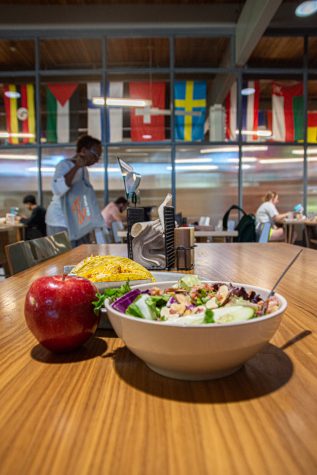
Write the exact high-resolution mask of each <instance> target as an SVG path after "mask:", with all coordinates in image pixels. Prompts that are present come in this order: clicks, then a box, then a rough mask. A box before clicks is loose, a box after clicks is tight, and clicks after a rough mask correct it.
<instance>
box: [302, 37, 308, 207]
mask: <svg viewBox="0 0 317 475" xmlns="http://www.w3.org/2000/svg"><path fill="white" fill-rule="evenodd" d="M303 85H304V87H303V89H304V90H303V92H304V124H303V126H304V163H303V197H304V199H303V206H304V214H306V215H307V201H308V200H307V184H308V162H307V127H308V38H307V36H305V38H304V58H303Z"/></svg>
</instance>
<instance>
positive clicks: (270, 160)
mask: <svg viewBox="0 0 317 475" xmlns="http://www.w3.org/2000/svg"><path fill="white" fill-rule="evenodd" d="M303 161H304V158H266V159H263V160H259V162H260V163H262V164H263V165H266V164H272V163H298V162H300V163H302V162H303ZM308 162H317V157H308Z"/></svg>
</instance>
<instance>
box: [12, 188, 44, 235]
mask: <svg viewBox="0 0 317 475" xmlns="http://www.w3.org/2000/svg"><path fill="white" fill-rule="evenodd" d="M23 204H24V205H25V207H26V208H27V209H28V210H29V211H31V215H30V216H29V217H28V218H27V217H26V216H17V217H16V220H17V221H19V222H20V223H22V224H24V225H25V226H26V229H25V239H26V240H27V241H28V240H30V239H36V238H39V237H43V236H46V224H45V214H46V209H45V208H43V207H42V206H40V205H38V204H37V203H36V198H35V196H33V195H27V196H25V197H24V198H23Z"/></svg>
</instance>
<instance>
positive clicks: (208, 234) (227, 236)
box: [118, 229, 239, 242]
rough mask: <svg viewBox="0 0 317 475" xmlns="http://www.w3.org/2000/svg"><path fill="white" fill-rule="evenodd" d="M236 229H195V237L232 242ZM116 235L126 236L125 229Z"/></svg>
mask: <svg viewBox="0 0 317 475" xmlns="http://www.w3.org/2000/svg"><path fill="white" fill-rule="evenodd" d="M238 234H239V233H238V231H214V230H206V231H204V230H198V231H197V230H196V229H195V237H196V238H197V237H198V238H207V239H210V241H212V240H213V238H220V239H222V240H223V241H226V242H232V241H233V238H234V237H237V236H238ZM118 236H119V237H120V238H123V239H124V238H126V237H127V231H125V230H122V231H118Z"/></svg>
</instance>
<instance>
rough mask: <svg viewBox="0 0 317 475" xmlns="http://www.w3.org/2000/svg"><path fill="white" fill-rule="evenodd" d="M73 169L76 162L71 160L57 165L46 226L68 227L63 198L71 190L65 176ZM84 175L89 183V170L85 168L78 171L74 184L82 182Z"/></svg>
mask: <svg viewBox="0 0 317 475" xmlns="http://www.w3.org/2000/svg"><path fill="white" fill-rule="evenodd" d="M73 167H74V162H72V161H71V159H70V158H66V159H65V160H61V161H60V162H59V163H58V164H57V167H56V169H55V173H54V177H53V181H52V191H53V198H52V201H51V203H50V205H49V207H48V208H47V211H46V217H45V221H46V224H48V225H49V226H61V227H65V228H66V227H67V225H66V220H65V216H64V213H63V210H62V202H61V197H62V196H63V195H64V194H65V193H67V191H68V190H69V187H68V186H67V185H66V183H65V178H64V176H65V175H66V173H67V172H69V171H70V170H71V169H72V168H73ZM83 173H84V177H85V179H86V181H88V182H89V174H88V170H87V168H86V167H83V168H79V169H78V170H77V172H76V174H75V176H74V178H73V181H72V183H76V182H77V181H80V180H81V179H82V176H83Z"/></svg>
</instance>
